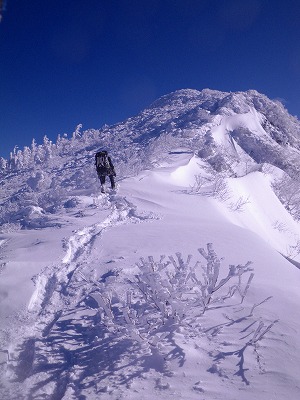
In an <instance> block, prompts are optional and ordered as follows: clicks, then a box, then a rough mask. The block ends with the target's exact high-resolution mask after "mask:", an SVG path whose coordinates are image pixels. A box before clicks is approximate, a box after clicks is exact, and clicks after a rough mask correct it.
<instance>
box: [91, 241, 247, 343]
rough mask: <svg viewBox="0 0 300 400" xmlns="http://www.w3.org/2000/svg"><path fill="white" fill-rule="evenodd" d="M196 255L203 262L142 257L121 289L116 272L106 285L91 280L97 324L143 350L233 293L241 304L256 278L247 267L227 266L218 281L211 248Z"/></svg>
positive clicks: (178, 256)
mask: <svg viewBox="0 0 300 400" xmlns="http://www.w3.org/2000/svg"><path fill="white" fill-rule="evenodd" d="M199 253H200V254H201V256H202V258H203V259H204V261H205V262H204V264H203V263H202V262H201V261H196V263H192V256H191V255H189V256H188V257H187V259H186V260H184V259H183V256H182V254H181V253H176V257H173V256H169V257H166V256H161V258H160V260H158V261H155V260H154V258H153V257H151V256H149V257H148V258H147V259H144V258H142V259H140V261H139V262H138V263H137V264H136V266H137V267H138V271H139V272H138V273H137V274H136V275H135V276H134V278H133V279H128V281H127V285H125V286H123V288H122V289H121V290H120V285H116V284H115V283H116V280H117V274H111V276H110V278H109V280H107V281H106V282H105V284H104V283H98V282H95V286H96V287H95V289H94V290H93V291H92V292H91V293H90V296H92V297H93V298H94V299H95V300H96V301H97V303H98V307H99V313H100V323H101V324H103V326H105V327H106V329H108V331H110V332H112V333H114V334H119V333H121V334H122V335H124V334H125V335H126V336H128V337H131V338H132V339H134V340H138V341H139V342H141V343H143V346H146V347H147V346H148V345H150V346H153V345H156V344H157V343H159V342H161V341H162V340H163V339H164V338H166V337H167V336H168V335H173V334H174V333H175V331H176V330H177V329H178V328H179V326H184V325H185V324H186V323H188V324H189V326H192V325H193V324H194V323H195V322H196V320H197V318H201V316H202V315H203V314H204V313H205V312H206V311H207V310H209V309H211V308H213V307H214V306H215V305H216V304H221V305H222V304H223V303H224V302H226V301H227V300H229V299H231V298H233V297H234V296H236V295H237V296H238V297H239V298H240V302H243V300H244V298H245V296H246V293H247V291H248V289H249V286H250V283H251V281H252V279H253V276H254V274H253V272H252V268H251V267H250V265H251V263H250V262H248V263H246V264H245V265H237V266H234V265H230V266H229V269H228V271H227V274H225V275H224V277H222V278H221V277H220V270H221V260H220V259H219V258H218V257H217V255H216V253H215V251H214V249H213V246H212V244H208V245H207V250H204V249H202V248H201V249H199ZM244 275H247V279H246V281H245V283H243V282H242V280H243V276H244Z"/></svg>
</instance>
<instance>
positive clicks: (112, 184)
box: [109, 175, 115, 189]
mask: <svg viewBox="0 0 300 400" xmlns="http://www.w3.org/2000/svg"><path fill="white" fill-rule="evenodd" d="M109 179H110V184H111V188H112V189H114V188H115V178H114V176H113V175H109Z"/></svg>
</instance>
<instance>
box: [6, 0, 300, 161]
mask: <svg viewBox="0 0 300 400" xmlns="http://www.w3.org/2000/svg"><path fill="white" fill-rule="evenodd" d="M183 88H192V89H198V90H201V89H203V88H210V89H217V90H224V91H239V90H247V89H256V90H258V91H259V92H261V93H264V94H266V95H267V96H268V97H270V98H280V99H282V100H283V101H284V104H285V106H286V107H287V109H288V110H289V111H290V113H291V114H293V115H298V116H299V117H300V1H299V0H84V1H83V0H51V1H50V0H28V1H24V0H7V7H6V10H5V12H4V13H3V20H2V22H1V24H0V139H1V140H0V156H4V157H8V155H9V151H11V150H12V149H13V147H14V145H18V146H19V147H20V148H23V146H24V145H30V144H31V141H32V138H33V137H34V138H35V139H36V140H37V142H38V143H41V142H42V138H43V136H44V135H47V136H48V137H49V138H50V139H51V140H53V141H55V140H56V138H57V135H58V134H63V133H68V134H71V133H72V132H73V130H74V129H75V126H76V125H77V124H79V123H82V124H83V129H89V128H100V127H101V126H102V125H104V124H113V123H116V122H119V121H122V120H124V119H126V118H128V117H130V116H133V115H135V114H137V113H138V112H139V111H141V110H142V109H144V108H145V107H146V106H147V105H149V104H151V102H152V101H153V100H155V99H156V98H158V97H160V96H162V95H164V94H167V93H169V92H171V91H175V90H177V89H183Z"/></svg>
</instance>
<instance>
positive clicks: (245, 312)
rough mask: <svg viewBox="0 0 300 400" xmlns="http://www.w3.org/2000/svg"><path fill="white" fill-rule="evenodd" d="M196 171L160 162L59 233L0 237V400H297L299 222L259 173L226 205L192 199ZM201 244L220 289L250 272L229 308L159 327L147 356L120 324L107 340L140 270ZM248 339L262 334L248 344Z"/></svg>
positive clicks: (140, 341) (93, 199) (89, 204)
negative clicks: (216, 262) (222, 280)
mask: <svg viewBox="0 0 300 400" xmlns="http://www.w3.org/2000/svg"><path fill="white" fill-rule="evenodd" d="M252 116H253V114H252ZM256 117H257V115H256V116H255V118H256ZM226 118H227V122H226V124H230V118H231V117H230V116H229V117H226ZM257 118H258V117H257ZM248 119H249V118H248ZM223 128H224V127H223ZM219 132H221V130H220V131H219ZM222 132H224V129H223V130H222ZM217 133H218V131H217V130H216V131H215V132H213V135H215V137H217ZM218 137H219V138H220V135H219V136H218ZM201 163H202V161H201V160H200V159H199V158H198V157H196V156H193V155H191V154H190V153H188V152H184V151H182V152H177V153H176V152H174V153H173V154H172V155H171V156H170V158H169V161H168V162H167V163H164V164H163V165H161V166H158V167H157V168H155V169H153V170H145V171H142V172H141V173H140V174H139V175H138V176H136V177H134V178H127V179H124V180H122V181H121V182H120V183H119V184H118V189H117V191H116V192H111V191H110V190H107V194H105V195H101V194H100V191H99V190H98V189H97V188H96V189H95V190H94V193H92V192H90V193H89V192H88V191H86V193H85V194H82V195H80V196H78V199H79V204H78V205H77V207H76V208H71V209H70V210H69V211H68V213H64V214H62V215H58V216H57V217H58V218H60V221H61V227H60V228H58V227H51V226H50V227H47V228H45V229H42V230H41V229H33V230H23V231H18V232H12V233H5V234H1V235H0V249H1V260H0V261H1V263H0V279H1V281H0V370H1V378H0V398H1V399H7V400H13V399H49V400H57V399H64V400H69V399H70V400H71V399H72V400H73V399H74V400H75V399H80V400H83V399H88V400H93V399H115V400H117V399H131V400H140V399H141V398H143V399H145V400H152V399H156V398H164V399H172V400H173V399H188V400H192V399H201V400H235V399H239V400H250V399H251V400H252V399H254V398H255V399H256V400H283V399H286V398H289V399H291V400H296V399H298V398H299V396H300V380H299V372H300V335H299V332H300V308H299V304H300V290H299V288H300V270H299V269H298V268H297V265H299V264H298V263H299V262H300V258H299V255H298V254H293V249H294V248H296V245H297V243H299V234H300V227H299V223H297V222H295V221H294V220H293V219H292V217H291V216H290V215H289V214H288V212H287V211H286V210H285V208H284V207H283V206H282V204H281V203H280V202H279V200H278V199H277V197H276V196H275V194H274V192H273V191H272V189H271V187H270V177H269V176H268V175H267V174H263V173H262V172H259V171H255V172H252V173H250V174H248V175H245V176H243V177H238V178H226V183H227V188H228V193H227V194H228V196H227V197H226V199H223V200H220V199H217V198H213V197H209V196H205V195H201V194H200V193H196V192H195V191H193V190H192V189H191V186H192V185H193V184H194V181H195V175H197V174H200V173H201V171H202V169H201ZM241 200H242V203H243V204H242V205H241ZM238 204H240V206H238ZM40 218H43V216H42V214H40ZM208 243H212V244H213V249H214V251H215V252H216V254H217V256H218V257H219V258H220V259H221V270H220V275H221V277H225V276H226V275H227V271H228V267H229V266H230V265H245V264H246V263H247V262H248V261H252V265H251V266H252V268H253V272H254V278H253V280H252V282H251V285H250V287H249V289H248V292H247V295H246V297H245V299H244V301H243V303H241V301H240V298H239V296H237V295H234V296H233V297H232V298H230V299H229V300H228V301H225V302H224V303H221V302H220V303H216V305H215V306H213V305H211V306H210V309H208V310H207V311H206V312H205V313H204V314H203V315H201V312H200V311H199V312H197V309H196V311H193V312H194V314H191V315H189V314H188V315H186V316H185V317H186V319H184V318H183V320H182V323H181V322H180V323H177V322H176V323H175V321H178V320H176V318H175V317H174V321H173V322H172V321H171V319H169V320H166V321H165V323H164V325H162V326H160V328H159V329H157V332H156V335H157V336H156V339H157V341H160V343H159V345H156V346H155V345H154V344H153V343H154V342H153V343H152V344H151V345H150V346H149V343H147V339H146V338H145V336H144V337H143V338H141V337H137V336H136V331H134V328H135V327H134V326H130V324H128V323H127V324H126V318H125V319H122V318H121V317H119V318H120V319H119V320H118V321H119V322H118V323H119V325H118V329H115V327H112V326H111V325H110V322H107V321H108V320H109V318H108V314H109V312H111V310H112V311H113V312H117V311H118V310H117V311H116V309H117V307H119V312H120V314H121V310H122V307H121V306H118V304H117V300H116V299H117V295H118V296H119V298H125V297H126V293H128V291H130V290H132V288H131V289H128V287H130V283H129V281H131V282H132V281H134V280H135V279H136V278H135V276H136V275H137V274H138V273H139V269H138V266H137V265H136V263H138V262H139V260H140V258H144V259H148V257H149V256H153V257H154V259H155V260H159V258H160V256H161V255H166V256H169V255H173V256H174V257H176V256H175V253H176V252H181V253H182V257H183V258H184V259H186V258H187V256H188V255H189V254H191V255H192V256H193V259H192V262H191V263H192V264H195V263H196V261H197V260H200V261H201V263H202V264H203V260H204V259H203V258H202V257H201V255H200V254H199V253H198V251H197V249H198V248H204V249H206V246H207V244H208ZM196 268H198V269H200V268H201V267H200V266H199V265H197V266H196ZM106 286H107V287H108V288H109V291H110V293H112V295H111V298H110V302H111V304H112V309H111V310H108V311H107V314H106V317H107V321H106V325H105V324H104V323H103V321H104V320H105V318H106V317H105V316H104V317H103V315H104V314H105V312H103V309H105V307H103V302H104V303H105V302H106V303H105V304H106V307H107V305H108V302H107V301H108V300H107V298H106V297H105V296H104V295H103V293H106V292H105V287H106ZM103 290H104V292H103ZM116 293H117V294H116ZM103 296H104V297H103ZM103 299H104V300H103ZM105 299H106V300H105ZM114 305H115V306H114ZM254 305H255V306H256V307H254V308H253V306H254ZM113 307H115V308H113ZM251 310H252V312H251ZM186 312H187V313H189V310H186ZM191 312H192V311H191ZM124 315H125V314H124ZM189 317H191V320H189ZM120 321H121V322H120ZM122 321H123V323H122ZM104 322H105V321H104ZM122 324H123V325H122ZM176 324H177V325H176ZM145 325H147V322H145ZM259 326H260V330H259ZM268 327H269V329H268ZM106 328H107V329H106ZM264 330H265V332H264ZM130 332H132V334H130ZM255 332H258V333H261V334H262V333H264V334H263V335H262V336H261V338H260V339H259V340H257V341H255V340H254V338H255ZM256 337H257V336H256ZM158 338H161V340H159V339H158ZM251 340H252V341H251Z"/></svg>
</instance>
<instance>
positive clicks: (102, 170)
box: [95, 155, 116, 176]
mask: <svg viewBox="0 0 300 400" xmlns="http://www.w3.org/2000/svg"><path fill="white" fill-rule="evenodd" d="M96 157H97V155H96V156H95V165H97V164H96V163H97V159H96ZM107 160H108V163H109V168H107V167H101V166H100V167H97V174H98V176H109V175H113V176H116V172H115V167H114V165H113V163H112V161H111V158H110V157H109V156H107Z"/></svg>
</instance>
